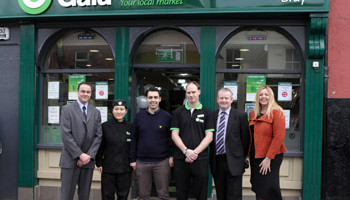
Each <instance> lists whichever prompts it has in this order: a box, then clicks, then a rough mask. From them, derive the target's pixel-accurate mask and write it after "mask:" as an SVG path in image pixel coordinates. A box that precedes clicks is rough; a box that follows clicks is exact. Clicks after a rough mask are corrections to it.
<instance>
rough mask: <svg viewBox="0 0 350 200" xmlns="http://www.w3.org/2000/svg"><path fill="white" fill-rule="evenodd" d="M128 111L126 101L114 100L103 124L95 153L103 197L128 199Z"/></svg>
mask: <svg viewBox="0 0 350 200" xmlns="http://www.w3.org/2000/svg"><path fill="white" fill-rule="evenodd" d="M127 112H128V110H127V107H126V102H125V101H124V100H121V99H117V100H115V101H114V102H113V110H112V114H113V119H110V120H108V121H107V122H105V123H103V124H102V132H103V135H102V142H101V145H100V148H99V150H98V153H97V156H96V166H97V167H98V171H99V172H101V173H102V182H101V193H102V199H103V200H109V199H113V200H114V196H115V192H116V193H117V196H118V200H124V199H127V197H128V194H129V188H130V185H131V173H132V168H131V167H130V162H129V148H130V142H131V139H130V130H131V124H130V123H128V122H126V121H125V119H124V117H125V115H126V113H127Z"/></svg>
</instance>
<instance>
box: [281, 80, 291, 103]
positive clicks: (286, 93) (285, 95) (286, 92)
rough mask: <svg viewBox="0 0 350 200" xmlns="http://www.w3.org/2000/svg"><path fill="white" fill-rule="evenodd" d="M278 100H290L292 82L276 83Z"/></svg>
mask: <svg viewBox="0 0 350 200" xmlns="http://www.w3.org/2000/svg"><path fill="white" fill-rule="evenodd" d="M278 101H292V83H291V82H279V83H278Z"/></svg>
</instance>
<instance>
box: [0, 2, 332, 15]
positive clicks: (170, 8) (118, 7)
mask: <svg viewBox="0 0 350 200" xmlns="http://www.w3.org/2000/svg"><path fill="white" fill-rule="evenodd" d="M135 11H137V12H135ZM328 11H329V0H263V1H261V0H230V1H229V0H17V1H14V0H1V1H0V19H1V18H4V19H6V18H27V17H61V16H72V17H73V16H116V15H148V14H149V15H153V14H156V15H158V14H203V13H208V14H211V13H212V14H215V13H242V12H248V13H249V12H255V13H256V12H272V13H274V12H298V13H299V12H328Z"/></svg>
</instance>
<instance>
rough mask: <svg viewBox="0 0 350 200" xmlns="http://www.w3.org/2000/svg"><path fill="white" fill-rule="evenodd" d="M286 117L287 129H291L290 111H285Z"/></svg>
mask: <svg viewBox="0 0 350 200" xmlns="http://www.w3.org/2000/svg"><path fill="white" fill-rule="evenodd" d="M283 113H284V117H285V118H286V129H289V124H290V110H283Z"/></svg>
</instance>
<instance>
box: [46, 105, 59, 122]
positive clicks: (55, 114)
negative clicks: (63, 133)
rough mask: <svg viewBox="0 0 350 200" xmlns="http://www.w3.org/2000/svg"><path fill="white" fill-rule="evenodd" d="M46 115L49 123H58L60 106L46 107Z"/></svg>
mask: <svg viewBox="0 0 350 200" xmlns="http://www.w3.org/2000/svg"><path fill="white" fill-rule="evenodd" d="M47 110H48V117H47V121H48V123H49V124H59V123H60V107H59V106H49V107H48V109H47Z"/></svg>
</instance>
